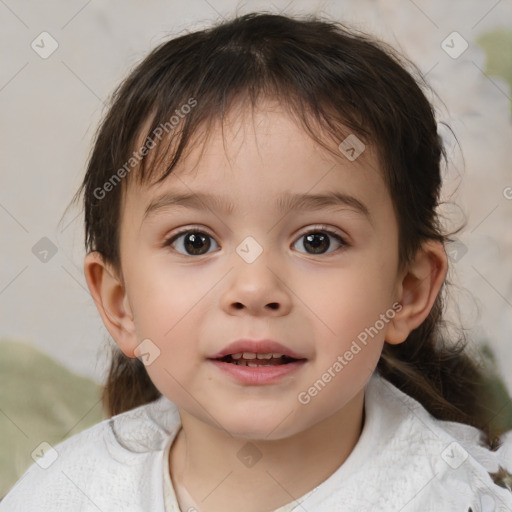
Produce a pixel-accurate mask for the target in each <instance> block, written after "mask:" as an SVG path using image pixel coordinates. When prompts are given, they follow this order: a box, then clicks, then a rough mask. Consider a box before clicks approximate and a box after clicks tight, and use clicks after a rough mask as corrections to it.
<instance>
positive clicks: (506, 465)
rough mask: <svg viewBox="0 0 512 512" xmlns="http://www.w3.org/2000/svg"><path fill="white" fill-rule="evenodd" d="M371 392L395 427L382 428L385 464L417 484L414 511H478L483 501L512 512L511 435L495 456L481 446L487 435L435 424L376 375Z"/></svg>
mask: <svg viewBox="0 0 512 512" xmlns="http://www.w3.org/2000/svg"><path fill="white" fill-rule="evenodd" d="M372 379H373V378H372ZM375 384H378V385H375ZM368 392H369V394H370V396H369V399H370V402H371V403H372V404H373V407H376V408H377V409H379V415H380V417H381V419H382V421H383V423H385V424H387V425H389V426H392V429H391V430H390V429H389V428H387V429H386V428H384V429H383V431H384V432H387V435H388V436H389V437H390V439H389V445H388V446H383V447H382V449H383V453H385V454H386V461H384V459H382V462H383V463H384V462H386V464H389V463H391V460H393V459H394V463H396V464H400V466H401V467H402V468H404V469H405V471H404V470H403V469H402V471H398V473H401V477H402V478H407V479H408V480H411V481H412V480H417V482H416V483H415V484H414V485H413V486H411V489H410V491H409V494H410V498H409V499H410V500H412V501H411V502H410V504H409V507H410V510H415V509H417V505H418V504H421V507H423V509H424V510H430V509H432V510H437V509H436V507H439V506H440V505H441V504H443V506H444V507H446V506H448V504H451V506H453V507H460V508H453V510H459V509H460V510H461V511H463V512H468V510H469V509H472V510H473V511H474V512H475V511H476V510H480V509H481V507H482V505H481V503H483V502H484V501H485V500H488V502H489V503H490V504H491V503H494V504H495V507H494V508H492V510H497V511H498V510H500V506H502V507H503V510H512V492H511V490H510V488H506V486H505V485H504V483H503V482H506V478H503V477H504V475H505V474H506V473H512V431H509V432H507V433H505V434H504V435H503V436H502V438H501V446H500V447H499V448H498V449H497V450H496V451H492V450H490V449H489V448H488V447H487V446H486V445H485V444H484V442H483V439H484V435H483V432H481V431H480V430H478V429H477V428H475V427H472V426H470V425H465V424H462V423H455V422H449V421H442V420H438V419H436V418H435V417H433V416H432V415H431V414H430V413H429V412H428V411H427V410H426V409H425V408H424V407H423V406H422V405H421V404H420V403H419V402H417V401H416V400H415V399H413V398H412V397H410V396H408V395H406V394H405V393H403V392H402V391H400V390H399V389H398V388H396V387H395V386H393V385H392V384H391V383H389V382H388V381H386V380H385V379H383V378H382V377H380V376H378V375H377V376H376V377H375V379H373V382H372V385H371V386H369V389H368ZM384 404H385V405H384ZM389 457H391V460H390V459H389ZM400 466H399V467H400ZM390 467H392V466H390V465H388V468H390ZM408 472H409V475H408V474H407V473H408ZM411 472H414V476H413V475H412V474H411ZM498 482H499V483H500V485H498ZM397 485H400V484H399V482H397ZM509 485H510V483H509ZM412 503H416V506H412ZM464 507H465V508H464ZM406 510H409V509H408V508H405V509H404V512H405V511H406ZM450 510H452V509H450ZM489 510H491V509H489Z"/></svg>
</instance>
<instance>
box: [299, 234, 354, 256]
mask: <svg viewBox="0 0 512 512" xmlns="http://www.w3.org/2000/svg"><path fill="white" fill-rule="evenodd" d="M330 238H334V239H335V240H336V243H337V244H338V248H339V247H343V246H346V245H347V244H346V242H345V241H344V240H343V238H341V237H340V236H339V235H338V234H336V233H334V232H333V231H328V230H322V231H320V230H318V231H310V232H309V233H305V234H304V235H302V236H301V237H300V238H299V240H303V242H302V246H303V247H304V248H305V249H306V252H308V253H309V254H326V253H327V250H328V249H329V248H330V247H331V245H332V244H331V241H330ZM299 240H297V242H296V243H298V241H299ZM335 250H336V249H335ZM330 252H334V251H330Z"/></svg>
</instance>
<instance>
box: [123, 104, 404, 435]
mask: <svg viewBox="0 0 512 512" xmlns="http://www.w3.org/2000/svg"><path fill="white" fill-rule="evenodd" d="M229 119H230V120H231V123H229V122H227V123H226V125H225V127H224V136H225V146H224V141H223V136H222V130H221V129H220V127H218V128H217V129H216V130H215V132H214V133H212V135H211V138H210V140H209V141H208V142H207V144H206V146H205V147H204V153H203V154H202V155H200V153H201V150H202V145H201V144H199V145H197V146H195V147H193V149H192V153H191V154H190V155H189V156H188V157H187V159H186V160H184V161H182V162H180V166H179V167H178V168H177V169H176V170H174V171H173V173H172V174H171V175H170V176H168V177H167V178H166V180H165V181H164V182H162V183H160V184H158V185H157V186H153V187H146V188H143V189H137V190H135V186H136V185H135V184H134V183H135V182H134V180H132V181H131V182H130V185H129V187H128V191H127V196H126V202H125V204H124V207H123V212H122V224H121V242H120V247H121V261H122V268H123V274H124V278H125V285H126V296H125V304H126V307H127V309H128V310H129V311H130V313H131V315H132V316H133V328H134V331H133V334H132V337H131V338H130V340H131V341H130V342H129V343H124V346H123V347H122V348H123V350H124V351H125V352H126V353H127V354H130V355H133V349H134V347H135V346H137V345H138V344H139V343H141V342H142V340H145V339H149V340H151V342H152V344H154V346H156V347H157V349H156V348H154V347H153V345H152V344H149V347H150V348H149V353H150V354H151V355H150V357H151V358H153V357H155V355H156V354H157V352H158V350H159V351H160V353H159V355H158V357H156V358H155V359H154V361H153V362H152V363H151V364H150V365H149V366H147V370H148V373H149V375H150V377H151V379H152V380H153V382H154V383H155V385H156V386H157V388H158V389H159V390H160V391H161V392H162V393H163V394H164V395H165V396H166V397H167V398H169V399H170V400H171V401H173V402H174V403H176V404H177V405H178V406H179V407H180V408H181V410H182V411H186V412H187V413H188V414H189V415H191V416H193V417H195V418H197V419H199V420H200V421H202V422H205V423H207V424H210V425H212V426H216V427H219V428H222V429H225V430H228V431H229V432H230V433H231V434H232V435H235V436H239V437H243V438H253V439H258V438H260V439H263V438H266V439H268V440H270V439H280V438H284V437H287V436H291V435H293V434H296V433H299V432H302V431H304V430H306V429H307V428H309V427H311V426H313V425H315V424H316V423H317V422H319V421H321V420H324V419H326V418H328V417H329V416H331V415H333V414H334V413H336V412H337V411H340V410H341V409H342V408H344V407H345V408H346V411H347V412H348V411H349V409H350V407H351V406H352V405H351V404H354V401H356V400H359V403H360V400H361V399H362V396H363V395H362V393H363V391H364V386H365V384H366V383H367V381H368V379H369V378H370V376H371V374H372V372H373V370H374V368H375V366H376V364H377V362H378V360H379V356H380V353H381V350H382V347H383V343H384V340H385V337H386V332H387V330H388V329H389V326H390V324H391V319H392V318H393V316H394V310H393V309H392V305H393V303H395V301H396V300H397V298H399V290H400V289H399V283H400V278H399V277H400V276H399V273H398V228H397V221H396V218H395V214H394V210H393V206H392V202H391V198H390V195H389V193H388V190H387V188H386V186H385V184H384V181H383V178H382V177H381V174H380V171H378V168H379V167H378V161H377V156H376V154H375V153H374V152H373V151H372V150H371V148H370V147H369V146H368V147H366V150H365V151H364V152H363V153H362V154H361V156H359V158H358V159H356V160H355V161H354V162H351V161H349V160H348V159H347V158H346V157H345V156H344V155H343V154H342V153H341V152H340V155H339V158H337V159H335V158H334V156H333V155H331V154H329V153H328V152H326V151H325V150H324V149H323V148H321V147H320V146H319V145H318V144H316V143H315V142H314V141H312V140H311V139H310V138H309V137H308V136H307V135H306V133H305V132H304V131H303V130H302V129H301V128H299V127H298V126H297V125H296V124H294V122H293V121H292V120H291V119H290V118H289V117H288V116H287V115H286V114H284V113H283V111H280V110H276V109H274V110H273V111H270V110H269V111H261V110H258V111H257V112H255V116H254V119H253V118H252V117H251V115H250V113H249V114H248V115H244V116H241V117H239V118H235V117H230V118H229ZM225 150H226V152H227V154H226V152H225ZM198 157H199V159H198ZM228 158H229V160H228ZM194 165H197V166H196V168H195V169H194V170H192V168H193V167H194ZM333 193H338V194H342V195H344V196H347V197H348V196H350V197H352V198H355V199H357V201H359V202H360V203H362V205H364V206H365V207H366V208H367V210H368V214H365V213H364V212H363V211H361V210H359V209H358V208H357V207H356V206H354V205H355V203H354V202H353V201H352V203H350V202H349V203H346V204H339V205H338V206H331V207H319V208H316V209H312V208H311V209H310V208H307V207H306V206H302V207H300V208H299V209H296V210H291V211H280V209H279V207H278V206H279V200H280V199H281V198H284V197H285V196H286V195H289V194H290V195H293V194H307V195H312V194H333ZM164 194H192V196H193V197H194V198H196V199H198V198H199V197H200V194H211V195H212V196H215V197H216V198H218V201H217V203H218V204H217V206H215V205H212V204H208V208H206V207H205V208H204V209H203V208H199V209H198V208H192V207H184V206H170V205H168V206H162V205H163V203H165V199H164V200H161V199H160V200H159V201H160V203H161V207H160V208H157V209H153V210H152V211H151V213H150V214H149V215H148V216H147V217H145V211H146V209H147V208H148V205H149V204H150V203H152V202H154V201H157V198H159V197H160V196H163V195H164ZM197 203H198V204H199V206H201V205H205V206H206V202H205V200H204V199H203V198H201V200H198V201H197ZM227 203H231V204H232V210H231V211H229V212H228V211H224V207H225V206H226V205H227ZM322 225H323V227H322ZM184 227H186V228H187V229H190V230H192V229H193V228H197V229H198V230H200V231H201V232H202V233H204V235H203V237H205V239H203V240H201V238H200V235H199V237H198V236H197V235H196V238H195V241H194V238H192V237H191V235H188V236H187V235H182V236H181V237H179V238H178V239H177V240H176V241H175V242H174V245H173V247H174V248H173V247H171V246H169V245H168V246H166V245H165V241H166V240H168V239H170V238H171V237H173V236H174V235H175V234H176V233H177V232H178V231H179V230H178V228H184ZM327 229H328V230H331V231H333V232H335V233H338V234H339V235H340V236H341V237H342V238H343V239H345V241H346V243H347V244H348V245H346V246H340V243H339V242H338V241H337V240H336V238H335V237H333V236H332V235H329V236H328V237H327V238H326V235H327V233H325V231H326V230H327ZM308 233H310V234H311V235H313V234H314V233H317V235H316V236H312V237H310V238H308V237H306V236H304V235H306V234H308ZM322 235H324V236H323V238H322ZM210 237H211V238H210ZM248 237H249V240H247V239H248ZM329 243H330V245H329ZM260 247H261V249H262V250H263V252H261V254H259V255H258V252H257V251H258V250H259V248H260ZM244 250H246V251H248V252H245V253H244V252H243V251H244ZM194 251H195V253H196V254H197V255H195V253H194ZM315 252H316V253H315ZM191 253H192V254H191ZM252 259H254V261H252ZM365 329H368V330H367V331H365ZM364 333H365V334H366V340H365V335H364ZM369 333H371V335H370V334H369ZM239 339H252V340H263V339H271V340H275V341H277V342H279V343H281V344H282V345H285V346H286V347H288V348H289V349H291V350H292V351H294V352H295V353H297V354H299V355H301V356H302V357H303V358H305V359H306V360H305V362H302V363H301V364H298V365H296V366H297V367H296V369H295V370H293V371H291V372H289V373H287V374H285V375H284V376H282V377H281V378H278V379H276V380H275V381H274V382H272V383H269V382H266V383H262V384H259V385H257V384H248V383H247V382H240V381H239V380H237V379H236V378H235V377H233V376H232V375H231V374H230V373H228V372H226V371H224V370H222V369H220V368H219V367H218V365H217V364H216V363H213V362H212V361H211V360H210V359H209V358H211V357H212V356H213V355H215V354H217V353H219V352H220V351H222V350H223V349H224V348H225V347H226V346H227V345H228V344H230V343H232V342H233V341H235V340H239ZM363 340H365V341H363ZM145 343H148V342H145ZM151 347H153V348H151ZM145 348H146V349H147V348H148V345H146V347H145ZM340 358H341V359H340ZM336 363H338V364H336ZM236 368H240V367H238V366H237V367H236ZM249 371H258V370H257V369H256V370H253V369H252V368H251V369H249ZM326 374H328V375H327V376H326ZM319 381H320V383H319ZM315 383H317V384H316V388H314V389H313V390H311V388H312V386H313V387H315Z"/></svg>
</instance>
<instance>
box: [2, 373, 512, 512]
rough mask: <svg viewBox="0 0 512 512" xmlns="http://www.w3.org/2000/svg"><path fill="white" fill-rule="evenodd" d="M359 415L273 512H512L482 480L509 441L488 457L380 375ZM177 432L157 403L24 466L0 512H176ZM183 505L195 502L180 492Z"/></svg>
mask: <svg viewBox="0 0 512 512" xmlns="http://www.w3.org/2000/svg"><path fill="white" fill-rule="evenodd" d="M364 407H365V422H364V426H363V429H362V432H361V435H360V437H359V440H358V442H357V443H356V445H355V447H354V448H353V450H352V452H351V453H350V455H349V456H348V458H347V459H346V460H345V462H344V463H343V464H342V465H341V466H340V467H339V468H338V469H337V470H336V471H335V472H334V473H333V474H332V475H331V476H330V477H329V478H327V479H326V480H324V481H323V482H322V483H321V484H320V485H318V486H317V487H315V488H313V489H311V490H310V491H309V492H308V493H306V494H305V495H304V496H301V497H297V498H296V499H295V500H293V501H291V502H290V503H289V504H287V505H285V506H283V507H280V508H278V509H277V510H276V511H274V512H291V511H296V512H303V511H304V510H306V511H308V512H333V511H336V510H340V511H341V510H343V511H344V512H374V511H379V512H396V511H400V512H413V511H414V512H459V511H460V512H469V511H470V510H471V511H472V512H512V492H511V491H510V490H508V489H505V488H504V487H501V486H499V485H497V484H495V483H494V481H493V479H492V478H491V476H490V475H489V473H496V472H498V470H499V469H500V468H501V469H502V470H505V471H507V472H508V473H512V431H509V432H507V433H506V434H504V435H503V436H502V445H501V447H500V448H499V449H498V450H496V451H491V450H489V449H487V448H485V447H484V446H483V445H482V444H481V439H482V433H481V432H480V431H479V430H477V429H476V428H474V427H471V426H468V425H464V424H461V423H454V422H447V421H440V420H437V419H435V418H434V417H433V416H432V415H430V414H429V413H428V412H427V411H426V410H425V408H424V407H423V406H422V405H421V404H420V403H418V402H417V401H416V400H414V399H413V398H411V397H410V396H408V395H406V394H404V393H403V392H401V391H400V390H399V389H397V388H396V387H395V386H393V385H392V384H390V383H389V382H388V381H387V380H385V379H383V378H382V377H380V376H379V375H378V373H375V374H374V375H373V376H372V377H371V379H370V381H369V382H368V384H367V386H366V390H365V404H364ZM180 428H181V422H180V417H179V413H178V409H177V407H176V406H175V405H174V404H173V403H172V402H170V401H169V400H168V399H167V398H165V397H163V396H162V397H160V398H159V399H158V400H156V401H154V402H152V403H151V404H147V405H143V406H141V407H138V408H136V409H133V410H131V411H127V412H125V413H122V414H119V415H117V416H114V417H113V418H110V419H108V420H104V421H102V422H100V423H98V424H97V425H94V426H93V427H91V428H89V429H87V430H84V431H83V432H80V433H79V434H76V435H74V436H72V437H70V438H69V439H66V440H65V441H63V442H62V443H59V444H58V445H56V446H54V447H53V450H54V451H53V450H49V451H47V452H46V454H45V455H44V456H43V457H42V458H41V459H39V460H38V461H37V463H34V464H33V465H32V466H30V468H29V469H28V470H27V471H26V472H25V474H24V475H23V476H22V477H21V478H20V480H19V481H18V482H17V483H16V484H15V486H14V487H13V488H12V489H11V490H10V492H9V493H8V494H7V496H6V497H5V498H4V499H3V500H2V502H0V512H18V511H19V512H35V511H38V512H40V511H41V512H46V511H47V512H61V511H73V512H78V511H86V512H89V511H95V512H98V511H100V512H113V511H116V512H117V511H121V510H122V511H123V512H124V511H130V512H131V511H133V512H135V511H137V512H141V511H151V512H180V508H179V506H178V502H177V499H176V490H175V489H174V488H173V485H172V480H171V478H170V475H169V466H168V460H169V458H168V455H169V448H170V446H171V444H172V442H173V440H174V439H175V437H176V434H177V433H178V431H179V429H180ZM181 496H184V497H185V498H187V499H188V500H192V497H190V496H187V495H186V490H185V493H184V492H183V489H182V488H181V489H180V497H181ZM189 503H194V502H193V500H192V501H187V500H186V499H185V500H184V510H183V511H181V512H185V511H187V509H188V506H195V508H196V509H197V510H198V511H199V512H201V503H194V505H189ZM185 507H187V508H185ZM262 512H269V511H267V510H262Z"/></svg>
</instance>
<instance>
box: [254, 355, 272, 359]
mask: <svg viewBox="0 0 512 512" xmlns="http://www.w3.org/2000/svg"><path fill="white" fill-rule="evenodd" d="M256 355H257V357H258V359H272V354H256Z"/></svg>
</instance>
